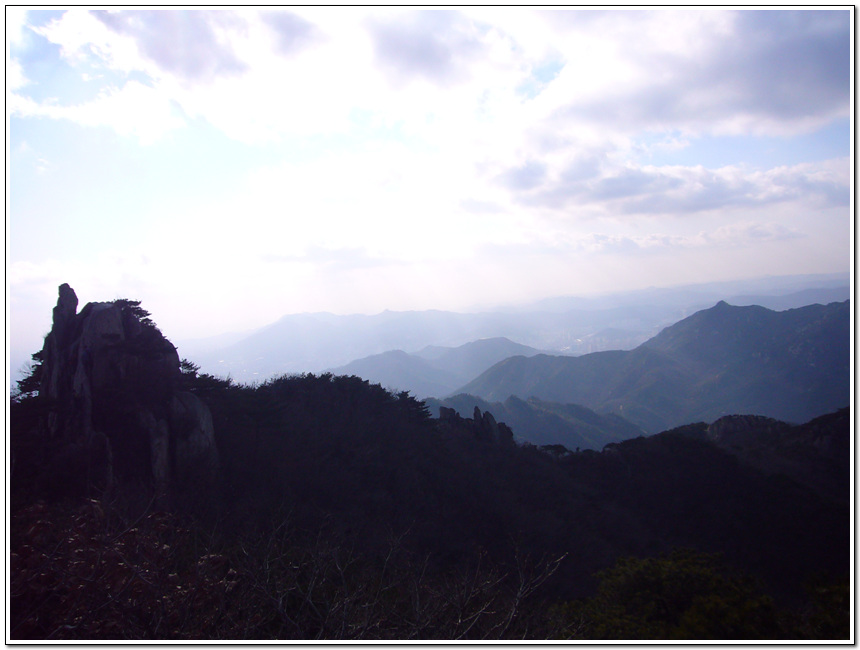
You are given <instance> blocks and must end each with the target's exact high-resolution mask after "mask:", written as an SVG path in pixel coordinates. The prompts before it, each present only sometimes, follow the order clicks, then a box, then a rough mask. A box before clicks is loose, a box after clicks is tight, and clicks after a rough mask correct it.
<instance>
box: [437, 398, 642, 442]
mask: <svg viewBox="0 0 860 650" xmlns="http://www.w3.org/2000/svg"><path fill="white" fill-rule="evenodd" d="M424 403H425V404H427V407H428V408H429V409H430V413H431V415H434V416H436V417H438V416H439V413H440V409H441V408H453V409H454V410H455V411H457V412H458V413H459V414H460V415H461V416H463V417H467V416H469V415H470V414H472V413H473V412H474V410H475V408H478V409H480V410H482V411H488V412H490V413H492V414H493V416H494V417H495V418H496V419H497V420H498V421H499V422H503V423H505V424H506V425H508V426H509V427H511V428H512V429H513V431H514V434H515V437H516V439H517V440H519V441H521V442H528V443H531V444H534V445H539V446H551V445H563V446H564V447H566V448H567V449H570V450H577V451H579V449H594V450H600V449H603V447H604V446H606V445H607V444H609V443H612V442H621V441H622V440H627V439H629V438H635V437H637V436H641V435H644V431H643V430H642V429H640V428H639V427H637V426H636V425H635V424H632V423H630V422H628V421H627V420H625V419H624V418H622V417H620V416H618V415H615V414H614V413H607V414H600V413H595V412H594V411H592V410H591V409H588V408H586V407H584V406H579V405H577V404H554V403H552V402H544V401H542V400H539V399H537V398H535V397H530V398H529V399H527V400H522V399H520V398H518V397H514V396H511V397H509V398H508V399H506V400H505V401H504V402H492V403H491V402H486V401H484V400H482V399H479V398H477V397H473V396H472V395H465V394H459V395H455V396H453V397H449V398H447V399H444V400H438V399H425V400H424Z"/></svg>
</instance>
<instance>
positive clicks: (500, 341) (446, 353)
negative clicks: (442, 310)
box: [331, 337, 540, 415]
mask: <svg viewBox="0 0 860 650" xmlns="http://www.w3.org/2000/svg"><path fill="white" fill-rule="evenodd" d="M535 354H540V350H536V349H534V348H531V347H529V346H527V345H520V344H519V343H514V342H513V341H511V340H510V339H506V338H504V337H498V338H492V339H482V340H480V341H473V342H471V343H466V344H465V345H461V346H458V347H455V348H452V347H444V346H428V347H426V348H424V349H423V350H421V351H419V352H417V353H415V354H407V353H406V352H404V351H403V350H391V351H389V352H383V353H382V354H375V355H372V356H369V357H365V358H364V359H359V360H357V361H353V362H352V363H348V364H347V365H345V366H340V367H339V368H333V369H331V372H332V373H334V374H336V375H356V376H358V377H361V378H363V379H367V380H368V381H371V382H373V383H376V384H381V385H382V386H384V387H387V388H391V389H393V390H401V391H402V390H408V391H409V392H411V393H412V394H413V395H415V396H416V397H433V396H439V395H448V394H449V393H451V391H453V390H454V389H456V388H457V387H458V386H462V385H463V384H464V383H466V382H468V381H469V380H471V379H474V378H475V377H477V376H478V375H480V374H481V373H482V372H484V371H485V370H487V369H488V368H490V367H491V366H493V365H495V364H496V363H498V362H499V361H502V360H504V359H507V358H509V357H512V356H525V357H530V356H534V355H535ZM469 414H470V415H471V410H470V411H469Z"/></svg>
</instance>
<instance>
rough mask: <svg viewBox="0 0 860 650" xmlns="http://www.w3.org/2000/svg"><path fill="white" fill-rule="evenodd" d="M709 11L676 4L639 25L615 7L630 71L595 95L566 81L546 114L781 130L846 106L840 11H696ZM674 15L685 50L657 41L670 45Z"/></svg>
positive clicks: (846, 29) (805, 125) (845, 19)
mask: <svg viewBox="0 0 860 650" xmlns="http://www.w3.org/2000/svg"><path fill="white" fill-rule="evenodd" d="M708 13H713V12H693V13H692V14H691V16H694V17H695V18H694V19H693V22H686V21H688V20H690V16H685V15H684V14H683V13H681V14H678V13H675V12H655V13H654V14H650V15H647V16H645V17H644V20H643V21H642V24H640V25H639V26H638V28H637V26H636V24H635V22H636V21H635V19H634V18H633V17H632V16H631V14H628V13H626V12H618V13H615V14H614V15H613V16H612V17H611V20H614V21H617V22H618V23H620V24H619V26H618V27H616V28H615V29H616V30H617V31H620V32H622V33H624V34H625V35H626V36H627V37H626V38H624V39H619V40H618V41H617V43H618V47H619V50H618V51H617V52H616V55H617V56H618V57H619V59H620V61H622V62H623V65H622V66H621V67H622V68H623V67H625V66H626V67H627V68H628V73H627V75H626V76H627V77H628V78H627V79H622V75H621V74H617V75H616V77H615V79H614V81H615V82H616V83H615V84H613V85H612V86H609V87H606V88H603V89H602V90H603V91H604V92H602V93H600V94H596V93H588V92H585V93H578V94H574V93H573V92H572V91H573V87H572V86H569V87H568V93H569V95H568V97H567V99H566V101H563V102H560V103H559V105H558V107H557V109H556V111H555V113H554V118H555V119H556V120H558V121H562V122H564V121H566V120H570V119H573V120H581V121H585V122H588V123H599V124H601V125H602V126H603V127H607V125H610V124H611V125H612V126H613V127H614V128H618V129H622V130H627V131H636V130H640V129H666V128H676V129H677V128H682V129H686V130H690V131H692V132H699V133H702V132H712V133H738V132H743V131H750V130H752V131H754V132H757V133H769V134H774V133H775V134H784V133H789V132H799V131H807V130H810V129H812V128H815V127H818V126H821V125H822V124H823V123H825V122H827V121H829V120H830V119H833V118H834V117H835V116H838V115H847V112H848V109H849V85H848V79H849V71H850V20H849V18H850V13H849V12H848V11H844V12H838V11H821V12H818V11H805V10H801V11H780V12H773V11H737V12H730V13H724V12H716V14H715V15H716V17H717V18H723V19H728V20H727V21H725V20H715V21H711V20H708V19H707V17H706V18H704V19H702V14H708ZM607 20H610V19H609V18H607ZM675 20H680V21H683V24H682V25H678V26H674V27H675V29H677V28H678V27H683V28H685V29H686V30H687V31H688V33H689V35H690V36H691V37H694V38H696V39H697V40H698V43H694V44H689V45H690V47H689V49H681V48H675V47H672V46H671V45H665V44H663V43H661V39H663V38H664V37H665V38H666V39H667V40H668V42H669V43H670V44H671V41H672V37H671V36H669V35H668V34H669V33H670V31H671V30H672V28H673V25H672V22H673V21H675ZM661 23H662V25H661ZM659 26H662V27H663V29H662V30H659V29H656V28H657V27H659ZM604 28H606V29H609V27H608V26H607V25H602V27H601V29H604ZM610 80H612V79H611V77H610ZM619 82H621V83H619Z"/></svg>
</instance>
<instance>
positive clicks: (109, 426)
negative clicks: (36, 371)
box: [40, 284, 218, 499]
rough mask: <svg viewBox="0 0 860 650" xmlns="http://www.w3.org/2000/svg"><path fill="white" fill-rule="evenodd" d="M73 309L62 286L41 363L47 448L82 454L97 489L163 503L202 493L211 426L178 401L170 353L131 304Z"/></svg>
mask: <svg viewBox="0 0 860 650" xmlns="http://www.w3.org/2000/svg"><path fill="white" fill-rule="evenodd" d="M77 305H78V298H77V296H76V295H75V292H74V290H73V289H72V288H71V287H70V286H69V285H68V284H63V285H62V286H61V287H60V289H59V299H58V301H57V306H56V307H55V308H54V319H53V321H54V322H53V327H52V329H51V332H50V333H49V334H48V336H47V337H46V338H45V345H44V348H43V350H42V354H41V356H42V368H41V372H42V382H41V387H40V395H44V396H45V397H46V398H47V404H48V407H49V411H48V416H47V422H46V428H47V433H48V437H49V439H50V440H52V441H53V442H52V443H51V444H53V445H55V446H63V445H65V446H66V447H68V448H69V449H72V448H75V449H82V450H85V453H84V456H85V461H84V464H85V465H86V467H87V470H86V472H87V477H88V479H87V480H88V483H89V485H90V487H95V488H96V489H101V488H104V489H107V488H110V487H112V486H115V485H116V484H117V483H123V482H127V483H140V482H141V481H143V482H144V483H149V484H150V485H152V487H153V488H154V489H155V490H156V493H157V494H159V495H161V496H162V497H163V498H164V499H166V498H167V496H168V495H169V493H171V491H172V490H173V489H174V488H175V487H176V486H178V485H181V484H185V485H192V484H195V485H198V486H199V487H201V488H204V489H205V487H206V486H207V485H208V484H210V483H211V481H212V480H213V479H214V477H215V473H216V472H217V466H218V453H217V448H216V446H215V436H214V431H213V427H212V417H211V414H210V413H209V409H208V408H207V407H206V405H205V404H204V403H203V402H202V401H200V400H199V399H198V398H197V397H196V396H194V395H193V394H191V393H182V392H179V391H178V385H179V381H180V378H181V371H180V366H179V355H178V353H177V351H176V348H175V347H174V346H173V344H172V343H170V341H168V340H167V339H166V338H165V337H164V336H163V335H162V333H161V332H160V331H159V330H158V328H156V327H155V325H154V324H152V322H151V321H149V319H147V318H146V317H145V312H143V311H142V310H140V309H139V308H138V303H133V302H130V301H126V300H117V301H114V302H96V303H89V304H87V305H86V306H84V308H83V309H82V310H81V311H80V313H76V309H77ZM82 453H83V452H82ZM79 455H80V454H79ZM192 476H193V480H191V477H192ZM201 479H202V480H203V481H204V482H201Z"/></svg>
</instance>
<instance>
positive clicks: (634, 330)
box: [176, 273, 850, 397]
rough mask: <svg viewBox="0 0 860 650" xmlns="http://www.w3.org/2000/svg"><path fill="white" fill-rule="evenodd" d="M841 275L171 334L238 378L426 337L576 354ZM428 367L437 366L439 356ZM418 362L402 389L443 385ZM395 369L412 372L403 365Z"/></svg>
mask: <svg viewBox="0 0 860 650" xmlns="http://www.w3.org/2000/svg"><path fill="white" fill-rule="evenodd" d="M849 282H850V280H849V276H848V274H847V273H846V274H827V275H804V276H786V277H772V278H760V279H758V280H746V281H737V282H720V283H708V284H697V285H688V286H681V287H672V288H663V289H646V290H640V291H630V292H620V293H615V294H608V295H602V296H590V297H563V298H554V299H549V300H541V301H538V302H535V303H532V304H528V305H519V306H512V307H506V308H499V309H495V310H492V311H484V312H481V313H455V312H446V311H433V310H431V311H412V312H394V311H385V312H382V313H380V314H376V315H372V316H368V315H344V316H340V315H334V314H328V313H316V314H292V315H287V316H284V317H283V318H281V319H280V320H278V321H276V322H275V323H272V324H270V325H267V326H265V327H263V328H261V329H258V330H256V331H253V332H246V333H234V334H225V335H221V336H219V337H212V338H209V339H200V340H189V341H177V342H176V343H177V346H178V348H179V352H180V355H181V356H182V357H185V358H188V359H193V360H194V361H195V363H197V364H199V365H200V367H201V368H202V369H203V370H204V371H205V372H208V373H211V374H214V375H217V376H221V377H227V376H230V377H232V378H233V379H234V380H237V381H240V382H253V381H259V380H264V379H267V378H269V377H272V376H275V375H281V374H285V373H302V372H321V371H324V370H326V369H330V368H340V367H342V366H345V365H347V364H350V363H351V362H353V361H356V360H358V359H365V358H366V357H370V356H373V355H380V354H384V353H387V352H391V351H394V350H401V351H404V352H405V353H407V354H410V355H412V356H417V357H420V358H422V359H424V360H426V361H432V359H430V358H429V357H427V356H426V355H425V354H424V353H423V352H422V351H424V350H425V348H428V346H431V347H430V349H431V350H432V349H433V347H432V346H440V347H444V348H452V347H454V348H456V347H459V346H462V345H464V344H466V343H470V342H473V341H478V340H481V339H494V338H507V339H510V340H511V341H516V342H517V343H519V344H521V345H525V346H528V347H531V348H534V349H538V350H544V351H550V352H552V353H554V354H568V355H578V354H587V353H591V352H598V351H603V350H630V349H633V348H635V347H636V346H638V345H640V344H642V343H644V342H645V341H647V340H648V339H649V338H651V337H653V336H655V335H656V334H657V333H659V332H660V330H661V329H663V328H664V327H666V326H668V325H671V324H672V323H675V322H677V321H679V320H681V319H683V318H686V317H687V316H689V315H691V314H693V313H695V312H696V311H699V310H701V309H705V308H707V307H710V306H712V305H713V304H715V303H716V302H717V301H718V300H726V301H728V302H729V303H731V304H735V305H745V304H753V303H755V304H759V305H762V306H765V307H770V308H774V309H787V308H794V307H801V306H804V305H808V304H812V303H829V302H834V301H840V300H846V299H848V298H850V288H849ZM400 357H401V358H400V360H398V359H397V358H395V357H394V356H392V358H391V359H387V360H385V361H384V362H383V363H382V365H383V366H384V365H389V366H392V367H393V368H396V367H397V366H398V365H403V364H406V365H410V366H415V365H416V364H414V363H413V361H414V360H413V359H409V360H406V359H404V358H403V357H402V355H400ZM431 366H434V364H431ZM434 367H435V368H436V370H438V369H439V368H438V364H436V365H435V366H434ZM425 370H427V373H428V374H427V376H426V378H422V379H421V382H422V383H421V384H414V383H413V384H410V385H406V386H401V388H403V389H408V390H415V389H416V388H417V387H418V386H421V388H420V391H419V392H428V391H430V390H431V389H433V388H434V387H435V386H441V387H444V386H447V385H448V378H446V377H442V376H440V375H439V373H438V372H435V370H431V369H425ZM445 370H446V371H447V370H448V368H445ZM416 372H417V369H416ZM402 373H405V374H404V375H403V376H404V377H411V378H414V376H415V372H413V371H412V370H408V369H406V368H403V369H402ZM419 374H421V373H419ZM455 374H456V369H455ZM395 375H396V373H395ZM468 379H472V377H470V378H468ZM468 379H465V380H463V383H465V381H468ZM410 381H412V379H410ZM435 396H437V397H438V396H441V393H440V394H437V395H435Z"/></svg>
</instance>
